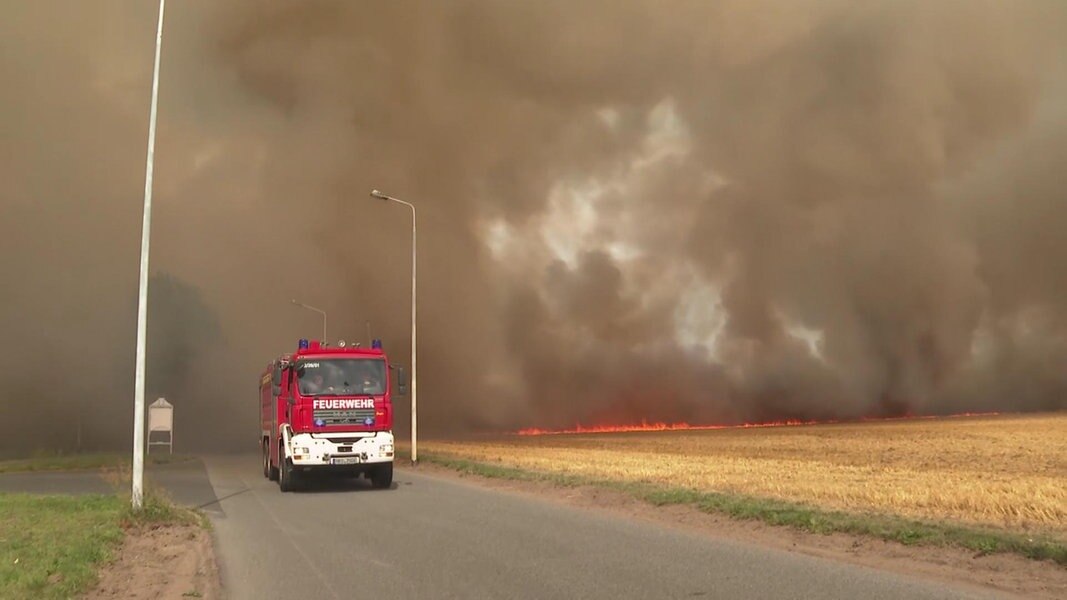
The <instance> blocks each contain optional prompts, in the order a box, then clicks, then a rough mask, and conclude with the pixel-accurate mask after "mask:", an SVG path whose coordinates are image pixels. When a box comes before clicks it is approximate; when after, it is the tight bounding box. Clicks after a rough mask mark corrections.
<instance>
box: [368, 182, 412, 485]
mask: <svg viewBox="0 0 1067 600" xmlns="http://www.w3.org/2000/svg"><path fill="white" fill-rule="evenodd" d="M370 195H371V196H372V197H374V198H378V199H381V200H391V201H393V202H397V203H399V204H403V205H404V206H406V207H408V208H410V209H411V464H412V465H416V464H418V462H419V449H418V437H419V435H418V431H419V428H418V406H419V403H418V396H417V385H418V377H417V375H418V370H417V369H416V365H415V358H416V356H417V354H418V352H417V351H416V345H415V342H416V340H417V339H418V338H417V335H416V331H417V330H416V318H415V316H416V314H417V310H416V302H415V301H416V298H417V294H416V293H415V282H416V278H415V264H416V244H415V239H416V229H415V205H414V204H412V203H410V202H404V201H403V200H401V199H399V198H394V197H392V196H387V195H386V194H383V193H382V192H379V191H378V190H371V193H370Z"/></svg>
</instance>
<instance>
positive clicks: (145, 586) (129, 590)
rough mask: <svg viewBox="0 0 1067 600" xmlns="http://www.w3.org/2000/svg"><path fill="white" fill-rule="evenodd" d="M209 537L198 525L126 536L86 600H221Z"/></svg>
mask: <svg viewBox="0 0 1067 600" xmlns="http://www.w3.org/2000/svg"><path fill="white" fill-rule="evenodd" d="M221 597H222V591H221V584H220V580H219V571H218V566H217V563H216V561H215V549H214V544H213V541H212V537H211V533H210V532H209V531H208V530H206V529H204V528H203V527H201V526H199V525H162V526H155V527H148V526H144V527H140V528H136V529H131V530H129V531H128V532H127V534H126V538H125V540H124V541H123V543H122V546H121V547H120V548H119V549H118V550H117V551H116V552H115V556H114V559H113V560H112V561H111V562H110V563H108V564H106V565H104V566H103V567H102V568H101V570H100V574H99V582H98V583H97V585H96V587H95V588H93V589H92V590H91V591H90V592H89V593H88V594H86V595H85V598H86V599H88V600H99V599H103V598H124V599H131V600H137V599H146V600H147V599H156V598H159V599H165V600H170V599H175V600H185V599H187V598H206V599H216V600H217V599H219V598H221Z"/></svg>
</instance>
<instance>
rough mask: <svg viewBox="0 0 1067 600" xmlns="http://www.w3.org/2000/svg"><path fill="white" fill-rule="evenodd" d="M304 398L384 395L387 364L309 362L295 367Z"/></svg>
mask: <svg viewBox="0 0 1067 600" xmlns="http://www.w3.org/2000/svg"><path fill="white" fill-rule="evenodd" d="M296 374H297V378H298V381H299V384H300V394H301V395H303V396H348V395H360V394H370V395H377V394H384V393H385V361H384V360H380V359H375V358H353V359H340V358H331V359H322V360H320V359H309V360H305V361H302V362H299V363H297V364H296Z"/></svg>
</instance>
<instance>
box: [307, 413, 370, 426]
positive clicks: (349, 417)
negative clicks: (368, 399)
mask: <svg viewBox="0 0 1067 600" xmlns="http://www.w3.org/2000/svg"><path fill="white" fill-rule="evenodd" d="M313 418H314V419H315V424H316V425H318V426H320V427H321V426H323V425H363V426H367V425H373V424H374V420H375V419H374V409H373V408H356V409H352V410H316V411H314V413H313ZM367 419H370V423H368V422H367Z"/></svg>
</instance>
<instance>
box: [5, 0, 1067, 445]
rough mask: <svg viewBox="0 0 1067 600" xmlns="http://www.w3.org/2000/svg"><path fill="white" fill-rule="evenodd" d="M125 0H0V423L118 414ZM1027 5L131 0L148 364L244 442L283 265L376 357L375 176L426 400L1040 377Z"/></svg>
mask: <svg viewBox="0 0 1067 600" xmlns="http://www.w3.org/2000/svg"><path fill="white" fill-rule="evenodd" d="M155 23H156V3H154V2H146V1H139V0H124V1H120V0H113V1H104V0H98V1H94V2H77V3H75V2H63V1H60V0H45V1H39V2H22V1H19V0H2V2H0V80H2V81H3V86H2V87H0V134H2V135H0V189H2V190H3V195H2V197H0V207H2V218H0V250H2V254H3V256H4V259H3V260H2V261H0V278H2V279H3V281H4V282H5V285H4V287H3V294H2V296H0V331H2V332H3V339H4V344H3V345H2V346H0V361H2V362H3V364H4V365H5V367H4V368H3V369H0V385H2V389H3V392H2V393H0V394H2V395H0V430H3V431H4V435H3V436H2V437H3V439H8V440H16V443H17V444H19V445H25V447H21V448H18V449H13V450H32V449H34V448H35V447H38V446H48V445H50V444H51V445H66V446H69V445H70V444H71V443H72V442H69V441H68V440H73V439H74V436H75V435H76V433H75V430H76V425H75V423H76V421H78V420H79V419H78V415H81V419H80V420H81V421H82V429H83V437H84V439H85V442H84V443H85V444H88V445H95V446H98V447H105V446H109V445H121V444H126V443H128V442H127V441H126V440H127V439H128V438H129V434H128V431H129V429H130V427H131V423H132V415H131V404H132V392H133V375H132V370H133V345H134V339H135V315H136V286H137V269H138V248H139V239H140V222H141V221H140V219H141V206H142V199H143V197H142V195H143V189H144V166H145V165H144V161H145V146H146V134H147V117H148V102H149V99H150V86H151V68H152V52H153V43H154V35H155ZM1063 31H1067V5H1065V4H1064V3H1062V2H1060V1H1059V0H1047V1H1041V0H1023V1H1020V2H1012V3H1005V2H993V1H979V0H975V1H968V2H957V1H941V2H929V1H922V2H920V1H910V0H891V1H890V0H886V1H872V2H864V3H859V4H856V3H852V2H844V1H836V0H819V1H792V0H770V1H759V2H753V1H751V0H723V1H719V2H697V1H694V2H689V1H681V0H672V1H662V0H655V1H652V0H648V1H639V0H631V1H620V0H610V1H609V0H582V1H580V2H571V1H567V2H563V1H554V0H553V1H540V2H509V3H504V2H489V1H478V2H475V1H462V0H455V1H452V2H447V3H446V2H435V3H428V2H421V3H420V2H388V3H370V2H343V1H340V0H334V1H314V0H303V1H299V2H298V1H295V0H294V1H278V2H271V3H263V2H257V1H253V0H245V1H241V2H236V1H234V2H224V3H222V2H208V1H206V0H203V1H195V2H194V1H187V2H171V3H170V5H169V7H168V11H167V15H166V26H165V33H164V42H163V60H162V75H161V88H160V102H159V130H158V137H157V146H156V163H155V174H156V178H155V186H154V190H155V211H154V213H153V229H152V263H151V269H152V272H153V273H155V274H156V278H155V279H153V284H156V283H157V282H158V285H153V287H152V288H151V292H150V294H151V298H152V300H151V309H150V311H151V312H150V320H151V322H152V325H151V330H150V338H149V346H150V365H149V382H148V387H149V390H150V393H151V394H152V396H151V397H150V398H149V399H150V400H151V399H153V398H154V397H155V396H158V395H166V396H167V397H168V398H169V399H170V400H171V401H172V402H173V403H174V404H175V405H176V406H177V409H176V421H177V423H176V426H177V428H178V432H177V435H176V438H178V439H182V440H184V441H185V442H186V443H187V444H191V445H194V446H204V445H208V444H210V445H213V446H214V447H219V448H221V447H244V446H249V447H250V444H251V443H254V442H249V440H253V439H255V438H254V436H255V435H256V427H257V425H256V422H255V419H256V418H257V413H256V410H257V409H256V402H257V399H256V391H255V390H256V386H257V383H258V372H259V371H260V370H261V369H262V368H263V367H264V366H265V365H266V363H267V362H268V361H269V360H271V358H272V357H274V356H276V355H278V354H281V353H283V352H287V351H291V350H293V349H294V347H295V343H296V340H297V339H298V338H299V337H315V336H316V335H317V334H318V332H319V331H320V327H321V324H320V320H319V317H318V315H316V314H314V313H312V312H308V311H303V310H301V309H298V308H296V307H293V306H292V305H291V304H289V301H290V299H291V298H296V299H298V300H300V301H302V302H306V303H308V304H311V305H314V306H319V307H321V308H324V309H325V310H327V311H328V313H329V329H330V333H329V337H330V338H333V339H334V340H336V339H338V338H343V339H346V340H360V341H365V338H366V335H365V331H366V322H367V321H370V327H371V332H372V334H373V335H374V336H375V337H382V338H384V339H385V342H386V347H387V350H388V351H390V353H391V356H392V358H393V360H394V361H395V362H398V363H401V364H407V363H408V362H409V358H408V352H409V346H408V335H409V329H408V321H409V312H408V311H409V307H410V305H409V300H408V298H409V296H408V294H409V293H410V292H409V287H408V286H409V285H410V272H409V267H410V221H409V213H408V212H407V211H406V209H405V208H404V207H401V206H399V205H396V204H391V203H383V202H381V201H375V200H372V199H371V198H370V197H369V196H368V192H369V191H370V190H371V189H372V188H378V189H381V190H383V191H385V192H386V193H389V194H391V195H394V196H397V197H400V198H403V199H406V200H408V201H410V202H412V203H414V204H416V205H417V207H418V218H419V223H418V224H419V259H418V260H419V265H418V267H419V301H420V303H419V341H420V344H419V359H420V360H419V373H418V375H419V404H420V412H421V414H422V418H421V419H420V425H421V426H422V427H424V428H425V430H426V431H427V432H429V433H431V434H438V435H445V434H451V433H456V432H462V431H472V430H507V429H514V428H517V427H522V426H531V425H537V426H549V427H558V426H567V425H572V424H574V423H576V422H581V423H583V424H592V423H625V422H632V421H639V420H641V419H647V420H650V421H660V420H664V421H689V422H736V421H744V420H764V419H777V418H797V417H801V418H826V417H856V416H868V415H884V414H900V413H904V412H912V413H943V412H957V411H978V410H1008V411H1011V410H1023V411H1029V410H1047V409H1062V408H1065V407H1067V261H1065V260H1064V257H1067V235H1064V233H1063V231H1064V230H1065V226H1067V183H1065V181H1067V180H1065V179H1064V178H1063V176H1062V172H1063V171H1064V168H1065V167H1067V41H1065V38H1064V36H1063V35H1062V32H1063ZM404 402H405V401H403V400H402V401H401V402H400V404H401V410H400V414H401V419H400V423H398V431H403V430H404V426H405V421H406V405H405V404H404ZM42 424H44V425H43V426H42ZM49 428H50V429H49ZM187 449H189V450H191V449H192V448H188V447H187Z"/></svg>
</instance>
